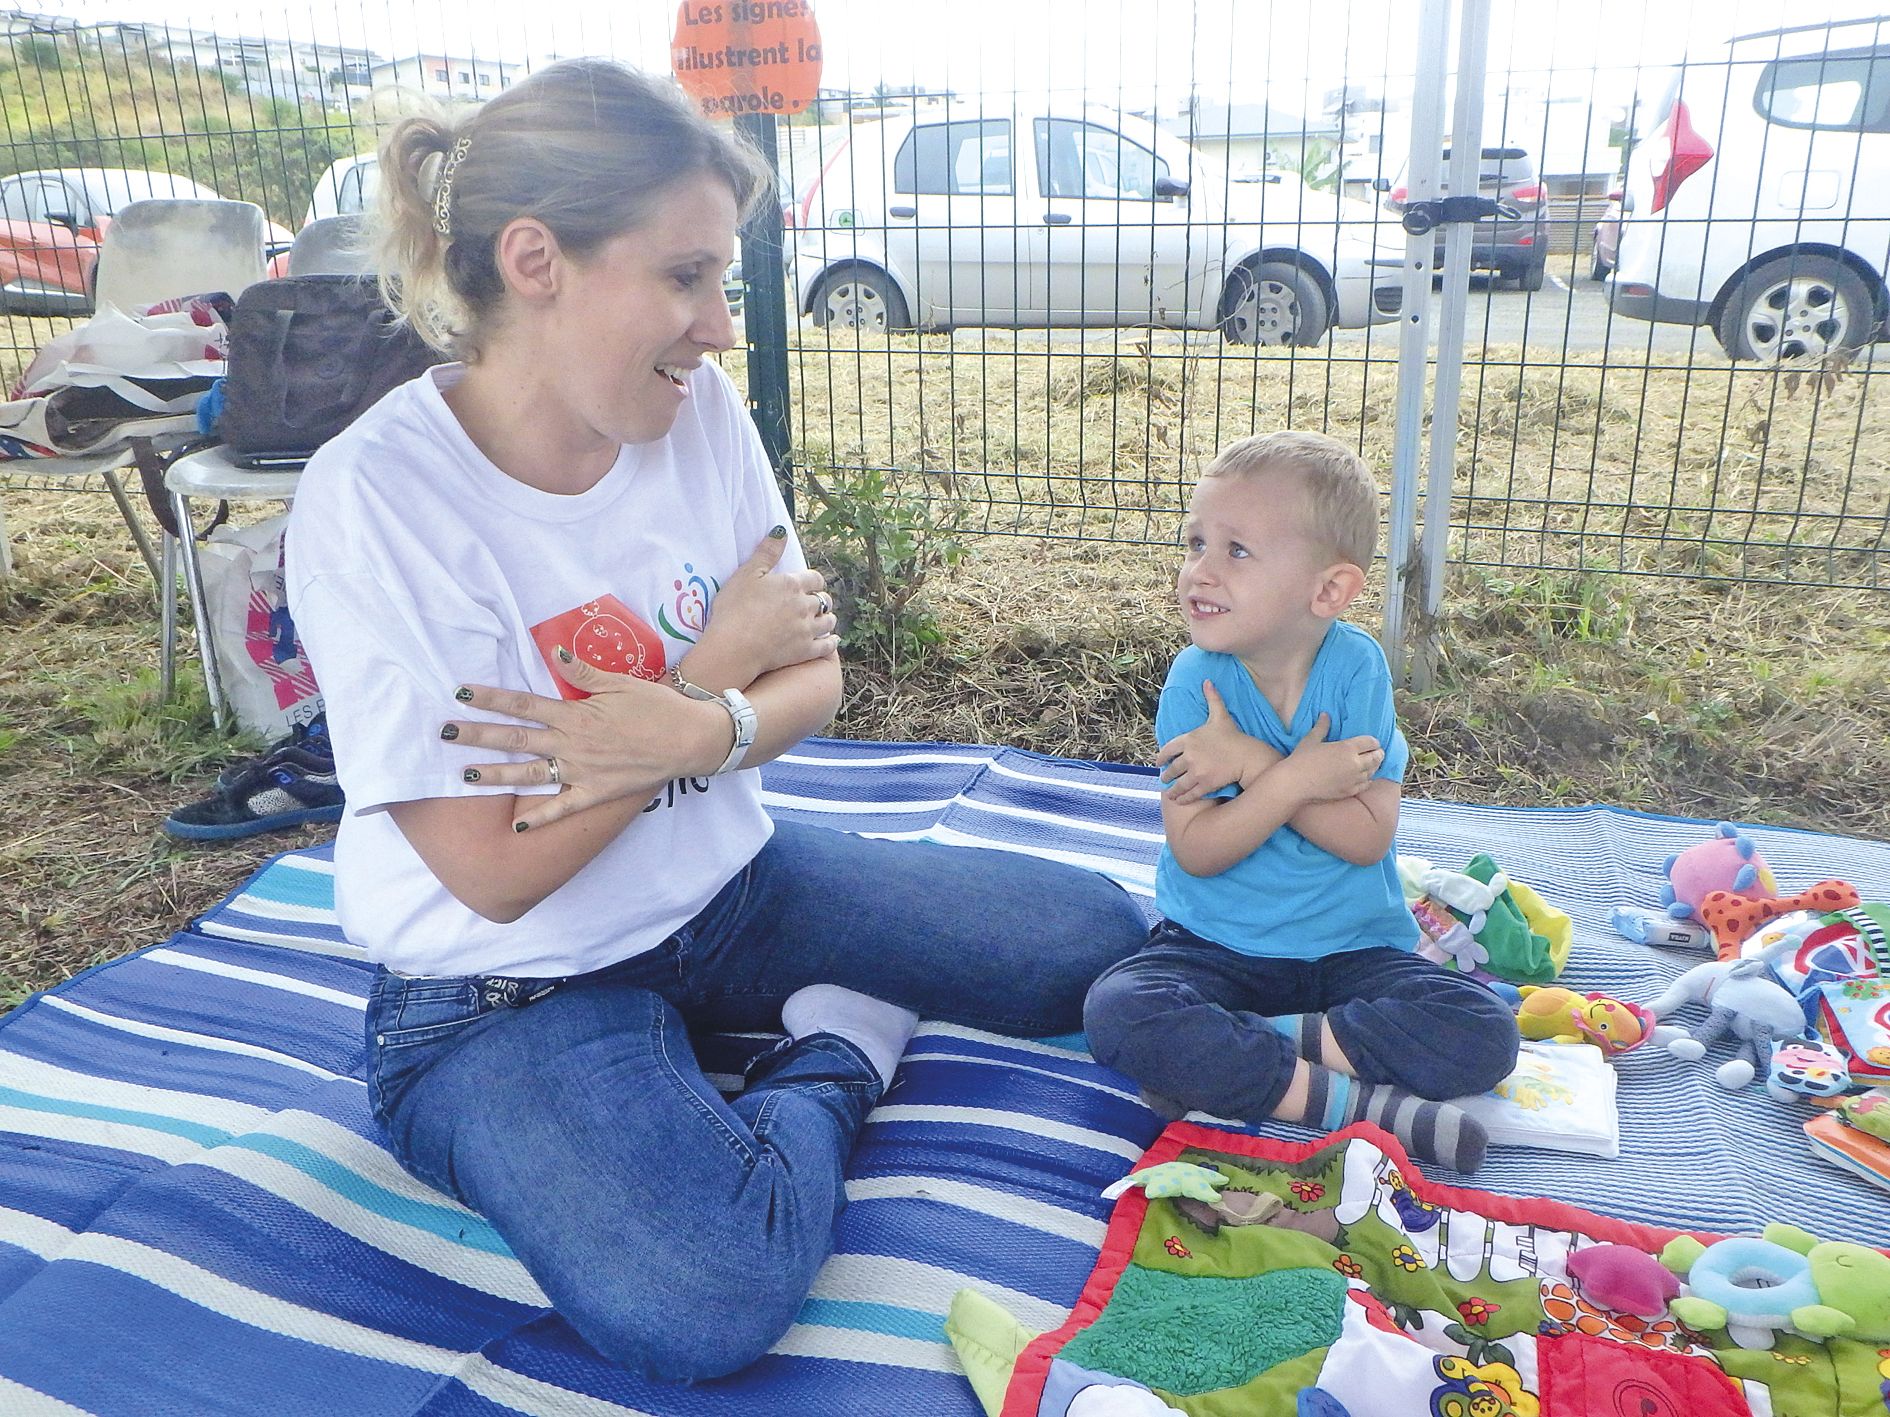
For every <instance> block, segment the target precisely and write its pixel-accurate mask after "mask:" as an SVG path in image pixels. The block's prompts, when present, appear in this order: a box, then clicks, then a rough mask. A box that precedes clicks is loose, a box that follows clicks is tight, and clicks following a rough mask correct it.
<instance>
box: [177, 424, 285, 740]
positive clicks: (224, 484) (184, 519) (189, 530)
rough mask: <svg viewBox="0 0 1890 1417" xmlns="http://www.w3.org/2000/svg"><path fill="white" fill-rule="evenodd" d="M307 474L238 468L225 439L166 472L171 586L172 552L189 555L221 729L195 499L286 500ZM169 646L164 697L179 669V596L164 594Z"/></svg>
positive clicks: (219, 673) (189, 581)
mask: <svg viewBox="0 0 1890 1417" xmlns="http://www.w3.org/2000/svg"><path fill="white" fill-rule="evenodd" d="M301 479H302V474H301V471H300V469H296V468H290V469H286V470H280V471H278V470H262V471H259V470H257V469H254V468H247V467H238V466H237V465H236V461H235V459H234V458H233V457H232V456H231V454H230V450H229V449H228V448H226V447H224V446H222V445H221V444H219V445H217V446H216V447H213V448H205V449H203V450H202V451H201V452H195V453H186V454H185V455H184V456H183V457H180V458H178V459H177V460H176V461H175V462H173V463H172V464H171V465H170V467H169V468H168V469H167V470H166V471H165V473H164V490H165V492H166V494H167V495H168V496H169V498H170V511H171V517H172V520H173V521H174V522H175V523H176V527H177V535H175V536H171V535H168V534H167V535H166V536H165V538H164V562H165V570H166V573H167V579H166V580H165V582H164V583H165V584H166V585H175V584H176V580H175V570H174V565H173V560H172V558H173V556H174V555H175V553H176V550H179V549H181V550H182V552H183V555H184V587H185V590H186V591H187V592H188V593H189V595H190V613H191V622H192V623H193V624H194V625H195V626H196V627H197V652H198V654H199V655H201V656H202V658H203V679H204V687H205V688H206V689H208V691H209V694H210V717H211V720H212V721H213V722H214V723H215V724H216V728H217V731H218V732H219V733H221V732H222V731H223V728H224V723H225V720H226V718H227V716H228V705H229V698H228V696H227V695H226V694H225V693H224V692H223V667H222V664H221V663H220V662H219V660H218V659H217V647H216V636H215V634H214V633H213V632H212V630H211V628H210V618H209V608H208V606H206V605H205V603H204V589H203V563H202V561H201V559H200V558H199V557H198V555H197V528H196V525H195V523H194V522H192V520H191V515H190V499H191V498H193V497H215V498H216V499H217V500H218V501H225V502H240V501H282V502H287V501H289V500H290V499H291V498H293V497H294V496H295V485H296V483H298V482H300V481H301ZM163 623H164V648H163V655H162V658H161V660H160V666H159V667H160V670H161V675H162V683H163V688H162V692H163V696H164V697H165V698H166V699H168V698H170V696H171V688H172V684H173V682H174V680H175V679H176V669H177V597H176V596H175V595H167V596H165V597H164V617H163Z"/></svg>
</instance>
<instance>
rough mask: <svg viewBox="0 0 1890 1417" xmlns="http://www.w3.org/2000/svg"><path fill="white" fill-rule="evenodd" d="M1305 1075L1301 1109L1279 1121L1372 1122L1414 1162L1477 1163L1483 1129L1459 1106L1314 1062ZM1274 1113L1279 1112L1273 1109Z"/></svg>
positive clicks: (1331, 1125)
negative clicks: (1375, 1082) (1298, 1112)
mask: <svg viewBox="0 0 1890 1417" xmlns="http://www.w3.org/2000/svg"><path fill="white" fill-rule="evenodd" d="M1308 1017H1312V1018H1316V1017H1318V1015H1316V1014H1314V1015H1308ZM1306 1075H1307V1076H1306V1110H1305V1114H1304V1115H1303V1116H1300V1117H1281V1120H1283V1121H1289V1122H1301V1123H1303V1124H1304V1125H1306V1126H1309V1127H1318V1128H1320V1129H1321V1130H1323V1131H1328V1132H1333V1131H1337V1130H1338V1129H1339V1128H1340V1127H1343V1126H1346V1125H1348V1124H1349V1123H1352V1122H1374V1123H1376V1124H1377V1125H1379V1126H1381V1127H1383V1128H1384V1129H1385V1130H1386V1131H1388V1132H1390V1133H1391V1134H1392V1135H1393V1136H1394V1137H1396V1138H1397V1139H1398V1140H1399V1141H1400V1142H1401V1143H1403V1145H1404V1149H1405V1150H1406V1151H1408V1152H1410V1153H1411V1155H1412V1156H1413V1157H1415V1158H1416V1159H1417V1160H1419V1161H1435V1162H1440V1163H1442V1164H1443V1165H1445V1166H1448V1167H1450V1168H1451V1169H1452V1170H1453V1171H1463V1172H1470V1171H1474V1170H1476V1169H1477V1167H1479V1166H1481V1165H1482V1164H1483V1152H1484V1148H1485V1147H1487V1146H1488V1145H1489V1142H1490V1138H1489V1133H1487V1132H1486V1131H1484V1129H1483V1124H1482V1123H1481V1122H1479V1121H1477V1120H1476V1118H1474V1117H1472V1116H1471V1115H1470V1114H1469V1113H1468V1112H1465V1111H1464V1110H1463V1108H1461V1107H1458V1106H1455V1105H1454V1104H1452V1103H1449V1102H1427V1101H1425V1100H1424V1099H1423V1098H1422V1097H1418V1096H1416V1095H1415V1094H1413V1093H1409V1092H1406V1091H1405V1090H1404V1089H1403V1088H1399V1087H1389V1086H1384V1085H1378V1086H1374V1085H1372V1084H1371V1083H1364V1082H1360V1081H1359V1080H1358V1079H1357V1078H1353V1077H1347V1076H1346V1075H1345V1074H1344V1073H1340V1072H1334V1071H1333V1070H1332V1069H1331V1068H1323V1067H1321V1066H1319V1064H1317V1063H1308V1064H1307V1065H1306ZM1274 1115H1275V1116H1276V1117H1280V1116H1281V1114H1280V1113H1278V1112H1276V1113H1274Z"/></svg>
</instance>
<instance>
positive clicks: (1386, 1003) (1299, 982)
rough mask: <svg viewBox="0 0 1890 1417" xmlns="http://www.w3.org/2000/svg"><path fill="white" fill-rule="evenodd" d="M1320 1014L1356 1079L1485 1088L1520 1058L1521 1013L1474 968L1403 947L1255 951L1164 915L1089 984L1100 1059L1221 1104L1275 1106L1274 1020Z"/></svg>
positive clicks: (1221, 1107)
mask: <svg viewBox="0 0 1890 1417" xmlns="http://www.w3.org/2000/svg"><path fill="white" fill-rule="evenodd" d="M1310 1013H1323V1014H1324V1015H1325V1016H1326V1022H1327V1023H1329V1024H1330V1025H1331V1027H1332V1036H1333V1038H1334V1039H1336V1040H1337V1041H1338V1044H1339V1047H1340V1048H1342V1049H1344V1050H1345V1056H1346V1057H1347V1058H1349V1059H1350V1060H1351V1062H1352V1067H1353V1068H1354V1070H1355V1071H1356V1072H1357V1073H1358V1076H1359V1078H1360V1080H1361V1081H1364V1082H1368V1083H1391V1084H1393V1085H1394V1086H1397V1087H1401V1088H1403V1089H1405V1091H1407V1092H1414V1093H1416V1094H1417V1095H1418V1096H1419V1097H1432V1098H1440V1099H1441V1098H1450V1097H1468V1096H1470V1095H1471V1094H1473V1093H1479V1092H1487V1091H1488V1090H1489V1089H1490V1088H1492V1087H1495V1086H1496V1084H1497V1083H1499V1082H1501V1081H1502V1080H1503V1079H1504V1078H1506V1077H1508V1076H1509V1074H1510V1073H1511V1071H1513V1070H1514V1068H1515V1066H1516V1047H1517V1034H1516V1018H1515V1014H1514V1013H1513V1011H1512V1010H1511V1008H1510V1006H1509V1005H1508V1004H1507V1003H1505V1002H1504V1001H1503V1000H1502V999H1501V998H1499V997H1498V996H1497V995H1496V994H1494V993H1492V992H1491V991H1490V990H1488V989H1486V988H1484V987H1483V986H1482V985H1481V984H1479V983H1477V982H1476V981H1475V980H1474V979H1468V978H1465V977H1464V976H1463V975H1461V974H1457V973H1454V972H1452V971H1450V970H1448V969H1444V968H1442V967H1441V966H1439V965H1436V964H1433V963H1431V962H1430V961H1429V960H1427V959H1423V958H1420V957H1419V956H1417V955H1415V954H1412V953H1410V952H1409V951H1408V950H1394V949H1386V948H1382V947H1381V948H1376V949H1365V950H1348V951H1346V952H1344V953H1342V954H1334V955H1327V956H1325V958H1323V959H1263V958H1256V957H1255V956H1252V955H1243V954H1241V953H1239V952H1238V951H1237V950H1230V949H1228V948H1227V947H1226V946H1225V945H1218V944H1216V943H1214V941H1212V940H1204V939H1202V938H1201V937H1200V936H1199V935H1197V934H1195V933H1194V932H1192V931H1191V930H1188V929H1186V928H1184V927H1183V926H1180V925H1177V924H1175V923H1174V922H1173V921H1172V920H1164V921H1163V922H1162V923H1161V924H1160V925H1158V926H1156V927H1155V929H1154V931H1153V932H1152V933H1151V934H1150V935H1149V939H1148V943H1147V945H1145V946H1144V947H1143V949H1142V950H1141V951H1140V952H1139V953H1137V954H1136V955H1135V956H1133V957H1132V958H1130V959H1126V960H1124V961H1123V962H1122V963H1121V964H1118V965H1116V966H1115V967H1114V968H1113V969H1111V970H1110V971H1109V972H1108V973H1107V974H1105V975H1103V976H1102V978H1100V979H1098V980H1097V981H1096V984H1095V987H1094V988H1092V989H1091V990H1090V991H1089V999H1088V1001H1087V1003H1086V1004H1085V1007H1084V1010H1083V1021H1084V1023H1085V1025H1086V1026H1087V1028H1088V1031H1089V1046H1090V1051H1091V1052H1093V1053H1094V1054H1095V1055H1096V1061H1097V1062H1099V1063H1102V1064H1104V1065H1105V1066H1108V1067H1111V1068H1114V1069H1116V1071H1118V1072H1121V1073H1126V1074H1128V1075H1129V1076H1130V1077H1131V1078H1133V1079H1135V1081H1136V1082H1137V1083H1139V1084H1140V1085H1141V1086H1142V1087H1143V1088H1145V1089H1147V1091H1148V1092H1150V1093H1152V1094H1154V1095H1156V1096H1159V1097H1162V1098H1166V1099H1170V1100H1172V1101H1174V1102H1178V1103H1183V1104H1185V1105H1186V1106H1188V1107H1198V1108H1200V1109H1201V1110H1202V1111H1204V1112H1212V1113H1213V1114H1214V1115H1215V1116H1217V1117H1238V1118H1241V1119H1242V1120H1246V1121H1259V1120H1260V1119H1261V1118H1263V1117H1267V1116H1271V1115H1272V1112H1273V1109H1274V1108H1275V1107H1277V1106H1279V1105H1280V1098H1281V1096H1282V1095H1283V1094H1284V1093H1285V1091H1286V1089H1287V1086H1288V1085H1289V1084H1290V1083H1291V1082H1292V1080H1293V1065H1294V1064H1295V1063H1297V1062H1298V1061H1299V1049H1298V1047H1297V1046H1296V1045H1295V1044H1294V1042H1293V1040H1292V1039H1290V1038H1288V1037H1286V1036H1285V1035H1284V1034H1282V1033H1281V1032H1280V1031H1279V1030H1278V1029H1276V1028H1274V1027H1273V1025H1272V1024H1270V1023H1268V1022H1267V1019H1268V1018H1269V1017H1276V1016H1278V1015H1280V1014H1310Z"/></svg>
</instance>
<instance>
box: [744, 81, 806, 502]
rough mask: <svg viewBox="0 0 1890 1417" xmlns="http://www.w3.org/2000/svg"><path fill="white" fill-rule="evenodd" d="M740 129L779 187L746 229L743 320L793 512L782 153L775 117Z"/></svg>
mask: <svg viewBox="0 0 1890 1417" xmlns="http://www.w3.org/2000/svg"><path fill="white" fill-rule="evenodd" d="M735 130H736V131H737V132H738V133H740V134H741V135H742V136H743V137H744V138H746V139H747V140H748V141H749V142H752V143H753V144H754V145H755V147H756V148H757V149H759V150H760V152H761V155H762V157H763V158H765V159H766V160H767V163H768V172H769V175H770V177H771V178H773V179H774V181H775V186H774V188H773V190H771V191H770V192H769V194H768V199H767V200H766V201H764V202H763V203H762V204H761V209H760V210H759V211H757V212H756V213H755V214H754V216H753V217H751V218H750V219H749V222H748V224H747V225H746V226H744V227H743V228H742V282H743V285H744V286H745V287H746V288H745V289H744V291H743V292H742V320H743V323H744V324H745V325H746V327H747V331H748V408H749V412H750V414H752V415H753V417H754V420H755V427H756V428H758V429H760V430H761V445H762V446H763V447H764V448H766V449H767V450H768V461H769V462H771V463H773V464H774V475H775V477H776V479H777V480H778V481H779V482H780V484H781V495H782V496H783V497H785V498H786V499H787V505H788V510H789V511H790V512H791V511H793V510H794V450H793V445H792V439H791V437H790V425H789V422H788V364H787V267H786V264H785V262H784V261H783V260H782V242H781V235H782V233H781V203H780V202H779V201H778V200H777V199H776V197H775V192H776V191H778V190H779V178H780V172H781V155H780V151H779V149H778V147H777V146H776V142H775V123H774V115H773V114H772V113H744V114H740V115H738V116H737V117H736V119H735Z"/></svg>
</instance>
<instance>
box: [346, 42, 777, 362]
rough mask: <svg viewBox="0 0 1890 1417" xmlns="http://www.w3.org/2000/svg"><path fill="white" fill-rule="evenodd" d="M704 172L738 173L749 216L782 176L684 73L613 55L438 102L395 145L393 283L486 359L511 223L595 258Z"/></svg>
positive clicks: (447, 340)
mask: <svg viewBox="0 0 1890 1417" xmlns="http://www.w3.org/2000/svg"><path fill="white" fill-rule="evenodd" d="M456 149H457V151H456ZM698 174H701V175H707V176H712V177H718V178H720V179H721V180H722V181H724V182H726V183H727V184H728V186H729V188H730V190H731V191H733V192H734V194H735V200H736V205H737V207H738V209H739V210H740V211H741V213H742V214H743V215H744V216H745V215H746V214H747V213H748V212H749V211H750V209H751V208H752V207H753V206H754V205H755V204H756V203H757V202H758V201H759V200H760V199H761V197H762V195H763V194H764V193H765V192H767V191H768V190H769V187H770V183H769V179H768V171H767V167H766V165H765V164H764V163H763V162H762V160H761V157H760V155H759V154H757V153H756V152H754V150H753V149H751V148H749V147H748V146H747V145H746V144H744V143H741V142H739V141H738V140H737V139H736V138H735V137H734V136H733V135H732V134H730V133H728V132H725V131H723V130H722V129H719V128H717V127H715V126H713V125H712V124H711V123H710V122H709V120H708V119H706V118H704V117H703V116H702V115H701V114H700V113H698V112H697V111H696V110H695V108H693V107H692V106H691V105H690V104H689V102H688V101H687V100H686V99H685V98H684V97H683V95H682V93H681V91H680V90H678V89H677V88H676V86H675V85H674V84H673V83H671V82H670V81H669V80H667V79H662V78H656V77H653V76H651V75H648V74H640V73H638V72H636V71H635V70H634V69H628V68H626V67H624V66H623V65H621V64H617V63H613V62H612V61H610V60H607V59H566V60H563V61H561V62H559V63H556V64H553V65H551V66H550V67H548V68H545V69H541V70H539V71H538V72H537V73H535V74H533V75H531V76H530V77H529V78H527V79H525V80H524V81H522V82H521V83H519V84H518V85H516V86H515V87H513V88H511V89H508V90H506V91H505V92H504V93H502V94H500V95H499V96H498V97H496V98H494V99H493V100H492V101H491V102H489V103H487V104H485V105H484V106H482V107H480V108H476V109H469V110H466V111H464V112H461V113H457V114H454V113H449V112H447V111H446V110H445V109H443V108H440V107H438V106H437V105H428V106H427V107H425V108H422V109H420V110H418V111H413V112H410V113H408V115H407V116H405V117H403V118H402V119H400V121H399V122H397V123H396V124H395V125H394V127H393V129H392V131H390V132H389V133H388V135H387V137H386V139H385V140H384V141H383V142H382V143H381V148H380V193H379V197H378V198H377V203H376V209H375V213H374V230H373V236H374V244H375V246H376V248H377V252H376V254H377V265H376V268H377V269H378V270H379V271H380V273H381V276H380V280H381V292H382V295H383V296H384V298H385V299H386V300H387V303H388V305H389V306H390V307H392V308H393V309H394V310H395V311H397V312H398V313H399V314H400V315H402V316H403V317H404V318H406V319H407V320H408V321H410V322H411V323H412V325H413V327H414V329H415V330H416V331H417V332H418V333H419V335H420V337H421V338H422V339H424V340H426V342H427V343H428V344H430V345H432V346H433V347H434V348H436V349H438V350H441V351H442V352H444V353H447V354H451V355H454V356H457V357H460V358H468V359H471V358H477V357H478V354H479V350H480V344H481V341H482V339H483V338H484V337H485V336H486V335H487V334H489V332H490V326H491V323H492V318H493V316H494V315H495V313H496V312H497V310H498V307H499V303H500V301H501V299H502V297H503V296H504V294H505V285H504V282H503V281H502V280H501V278H500V276H499V269H498V265H497V263H496V260H495V253H496V243H497V239H498V235H499V233H500V231H502V230H503V229H504V228H505V226H506V225H507V224H508V223H510V222H512V221H514V220H515V219H517V218H519V217H524V216H529V217H535V218H537V219H538V220H539V221H542V222H543V223H544V224H545V225H546V226H548V227H549V228H550V229H551V231H552V234H553V235H555V236H556V237H557V238H558V244H559V246H560V247H561V248H562V249H563V250H564V251H566V252H567V253H569V254H571V255H572V256H575V257H577V258H578V259H580V260H581V259H583V258H584V257H586V256H588V255H590V254H591V253H592V252H594V251H596V250H597V248H598V247H599V246H601V245H603V244H604V243H605V242H606V241H608V240H610V239H611V238H612V237H614V236H620V235H622V234H623V233H624V232H626V231H628V230H630V229H631V228H632V227H635V226H638V225H641V224H642V223H643V222H644V221H645V220H647V219H648V218H649V216H650V215H651V213H652V211H653V209H654V208H655V205H656V203H657V201H658V199H659V198H660V197H661V195H662V193H663V192H664V191H665V190H666V189H667V188H668V187H669V186H671V184H673V183H675V182H677V181H679V180H681V179H682V178H685V177H689V176H693V175H698ZM442 228H444V229H442Z"/></svg>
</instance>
